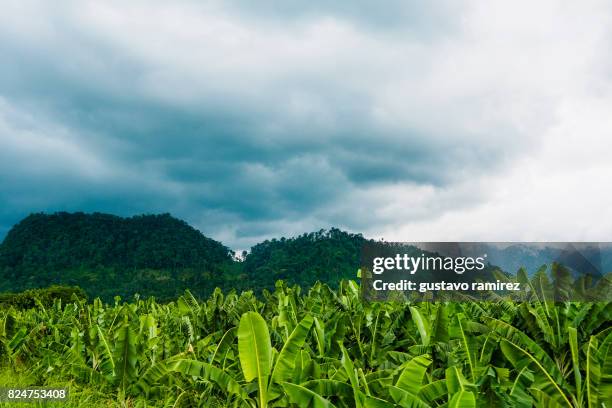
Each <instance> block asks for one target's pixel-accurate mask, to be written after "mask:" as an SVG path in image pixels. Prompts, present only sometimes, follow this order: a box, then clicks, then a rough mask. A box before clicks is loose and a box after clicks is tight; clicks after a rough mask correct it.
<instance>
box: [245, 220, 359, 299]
mask: <svg viewBox="0 0 612 408" xmlns="http://www.w3.org/2000/svg"><path fill="white" fill-rule="evenodd" d="M365 241H366V239H365V238H364V237H363V236H362V235H361V234H351V233H349V232H345V231H341V230H339V229H338V228H331V229H329V230H320V231H318V232H311V233H308V234H302V235H300V236H298V237H295V238H281V239H272V240H266V241H264V242H262V243H259V244H257V245H255V246H253V247H252V248H251V252H250V253H249V254H248V255H247V256H246V258H245V260H244V273H245V275H246V276H247V277H248V282H249V284H250V285H251V288H255V289H260V288H267V287H270V286H273V285H274V282H275V281H276V280H279V279H282V280H285V281H287V282H289V283H298V284H300V285H303V286H311V285H312V284H313V283H315V282H316V281H317V280H319V281H322V282H326V283H328V284H330V285H331V286H335V284H336V283H337V282H339V281H340V280H341V279H355V276H356V272H357V269H358V268H359V261H360V259H359V256H360V252H361V247H362V246H363V244H364V242H365Z"/></svg>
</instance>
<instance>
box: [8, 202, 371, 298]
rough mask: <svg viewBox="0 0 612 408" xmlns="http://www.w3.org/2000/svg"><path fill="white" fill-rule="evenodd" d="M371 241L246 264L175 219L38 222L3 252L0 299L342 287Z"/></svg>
mask: <svg viewBox="0 0 612 408" xmlns="http://www.w3.org/2000/svg"><path fill="white" fill-rule="evenodd" d="M363 241H364V238H363V237H362V236H361V235H355V234H349V233H346V232H343V231H340V230H338V229H334V228H332V229H331V230H329V231H324V230H321V231H319V232H316V233H311V234H304V235H301V236H299V237H296V238H289V239H285V238H281V239H279V240H276V239H275V240H270V241H265V242H263V243H260V244H257V245H255V246H254V247H253V248H252V250H251V252H250V253H249V254H248V255H247V256H246V258H245V259H244V262H241V261H239V260H236V259H234V257H233V253H232V252H231V251H230V250H229V249H228V248H227V247H225V246H224V245H222V244H221V243H219V242H217V241H214V240H212V239H210V238H207V237H205V236H204V235H202V233H201V232H200V231H198V230H196V229H194V228H192V227H191V226H189V225H188V224H187V223H185V222H184V221H181V220H178V219H176V218H174V217H172V216H170V215H169V214H162V215H142V216H136V217H131V218H121V217H117V216H114V215H108V214H100V213H94V214H84V213H56V214H50V215H48V214H33V215H30V216H29V217H27V218H25V219H24V220H22V221H21V222H20V223H18V224H17V225H15V226H14V227H13V228H12V229H11V230H10V231H9V233H8V235H7V236H6V238H5V240H4V242H3V243H2V244H1V245H0V292H3V291H11V292H17V291H23V290H26V289H31V288H39V287H46V286H49V285H52V284H60V285H78V286H80V287H82V288H83V289H84V290H85V291H86V292H87V293H88V294H89V295H90V296H91V297H94V296H98V297H101V298H102V299H103V300H105V301H108V302H110V301H112V299H113V297H114V296H115V295H120V296H123V297H131V296H132V295H134V294H135V293H139V294H140V295H141V296H143V297H148V296H156V297H157V299H159V300H170V299H175V298H176V297H177V296H179V295H180V294H181V293H182V292H183V291H184V290H185V289H187V288H189V290H191V291H192V292H193V293H194V294H196V295H197V296H198V297H205V296H208V295H210V294H211V293H212V291H213V290H214V289H215V287H220V288H222V289H224V290H230V289H231V288H236V289H239V290H240V289H244V290H246V289H254V290H255V291H256V292H257V293H259V292H260V291H261V290H262V289H273V288H274V282H275V281H276V280H278V279H285V280H286V281H287V282H289V283H291V284H293V283H295V284H299V285H302V286H311V285H312V284H314V282H315V281H317V280H324V281H326V282H328V283H329V284H330V285H332V286H335V285H337V283H338V282H339V281H340V280H341V279H347V278H351V277H354V276H355V271H356V269H357V267H358V263H359V259H358V257H359V250H360V247H361V244H362V243H363Z"/></svg>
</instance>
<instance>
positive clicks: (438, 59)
mask: <svg viewBox="0 0 612 408" xmlns="http://www.w3.org/2000/svg"><path fill="white" fill-rule="evenodd" d="M328 3H329V2H325V1H316V0H313V1H306V2H305V1H292V0H287V1H283V2H276V1H272V0H270V1H267V0H262V1H257V2H254V1H249V0H244V1H241V0H236V1H225V2H216V1H204V2H202V1H193V2H187V1H177V2H162V1H160V2H152V1H142V2H141V1H129V2H125V1H116V2H112V1H109V2H99V1H98V2H90V3H89V4H87V2H72V1H70V2H69V1H66V2H55V1H54V2H48V1H40V2H34V1H27V0H17V1H8V2H7V1H4V2H2V6H1V10H0V238H2V237H3V236H4V235H5V234H6V232H7V231H8V229H9V228H10V227H11V226H12V225H13V224H14V223H15V222H17V221H18V220H20V219H21V218H22V217H24V216H26V215H27V214H29V213H31V212H40V211H45V212H50V211H60V210H65V211H77V210H80V211H87V212H90V211H102V212H109V213H113V214H117V215H134V214H139V213H159V212H170V213H172V214H173V215H175V216H177V217H180V218H182V219H185V220H186V221H188V222H189V223H190V224H192V225H193V226H195V227H196V228H198V229H200V230H201V231H202V232H203V233H205V234H206V235H208V236H210V237H212V238H215V239H218V240H221V241H223V242H224V243H225V244H227V245H229V246H230V247H232V248H235V249H244V248H248V247H249V246H250V245H252V244H253V243H255V242H258V241H260V240H262V239H264V238H269V237H280V236H292V235H296V234H299V233H302V232H307V231H313V230H318V229H319V228H328V227H330V226H338V227H340V228H343V229H347V230H350V231H354V232H363V233H364V235H366V236H368V237H374V238H379V237H384V238H385V239H387V240H404V241H427V240H434V241H435V240H444V241H450V240H477V241H485V240H503V241H506V240H527V241H534V240H535V241H542V240H557V241H558V240H568V241H576V240H600V241H610V240H612V234H611V233H612V188H611V186H612V3H611V2H610V1H607V0H603V1H581V2H570V1H548V0H540V1H536V2H534V1H513V2H485V1H464V2H459V1H450V0H449V1H437V2H429V1H424V0H423V1H412V2H407V1H403V0H398V1H389V2H374V1H373V2H367V1H363V0H359V1H353V2H345V3H343V4H344V5H338V6H330V5H329V4H328Z"/></svg>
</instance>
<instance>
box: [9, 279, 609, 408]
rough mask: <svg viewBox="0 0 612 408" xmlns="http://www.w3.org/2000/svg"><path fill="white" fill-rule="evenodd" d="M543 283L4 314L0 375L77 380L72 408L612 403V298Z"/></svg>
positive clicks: (233, 297) (321, 287)
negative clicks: (524, 293) (504, 293)
mask: <svg viewBox="0 0 612 408" xmlns="http://www.w3.org/2000/svg"><path fill="white" fill-rule="evenodd" d="M533 289H534V291H533V293H532V297H531V299H530V300H529V301H525V302H510V301H501V300H500V301H499V302H458V303H448V302H446V303H444V302H431V303H409V302H403V303H390V302H387V303H383V302H378V303H375V302H372V303H368V302H364V301H363V300H362V299H361V296H360V294H359V286H358V284H357V283H355V282H353V281H343V282H342V283H341V284H340V287H339V288H338V289H337V290H333V289H331V288H329V287H328V286H327V285H325V284H321V283H317V284H315V285H314V286H313V287H311V288H308V289H300V288H299V287H297V286H294V287H289V286H287V285H286V284H284V283H282V282H280V281H279V282H278V283H277V285H276V290H275V291H274V292H264V294H263V295H262V296H259V297H256V296H255V295H254V294H253V293H252V292H243V293H240V294H236V293H233V292H230V293H228V294H223V293H222V292H221V291H216V292H215V293H214V294H213V295H212V296H210V297H209V298H208V299H206V300H205V301H198V300H196V298H195V297H194V296H192V295H191V293H189V292H186V293H185V294H184V295H183V296H181V297H180V298H178V299H177V300H176V301H174V302H170V303H158V302H156V301H155V300H153V299H146V300H143V299H138V298H136V299H134V300H132V301H130V302H122V301H121V300H120V299H116V301H115V302H114V304H110V305H109V304H103V303H102V302H101V301H100V300H98V299H96V300H94V301H93V302H91V303H86V302H85V301H82V300H77V299H76V298H75V300H74V302H72V303H66V304H61V302H60V301H57V300H56V301H55V303H54V304H53V305H51V306H48V307H45V306H44V305H43V304H39V305H38V306H37V307H34V308H30V309H24V310H17V309H15V308H13V307H10V308H4V309H0V361H1V365H2V368H1V371H0V383H2V384H4V385H15V386H17V385H21V386H25V385H47V386H53V385H55V386H57V385H63V386H68V387H69V389H70V400H69V402H68V403H61V402H56V403H53V404H50V405H51V406H62V407H66V406H92V407H93V406H96V407H98V406H122V407H145V406H165V407H193V406H197V407H393V406H399V407H438V406H447V407H481V406H508V407H531V406H538V407H556V406H561V407H604V406H607V407H610V406H612V304H611V303H578V302H557V303H554V302H551V301H548V299H546V295H545V291H539V290H538V287H537V286H535V285H534V287H533ZM6 405H7V406H8V405H9V404H6ZM10 405H11V406H14V405H13V404H10Z"/></svg>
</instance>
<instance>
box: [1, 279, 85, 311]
mask: <svg viewBox="0 0 612 408" xmlns="http://www.w3.org/2000/svg"><path fill="white" fill-rule="evenodd" d="M56 299H57V300H60V301H61V302H62V303H64V304H66V303H70V302H72V301H73V300H75V299H77V300H78V299H82V300H86V299H87V295H86V294H85V291H84V290H83V289H81V288H79V287H78V286H59V285H53V286H50V287H48V288H42V289H30V290H26V291H24V292H20V293H0V307H9V306H13V307H15V308H17V309H29V308H32V307H36V306H37V305H42V306H44V307H49V306H51V305H53V302H54V301H55V300H56Z"/></svg>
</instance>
